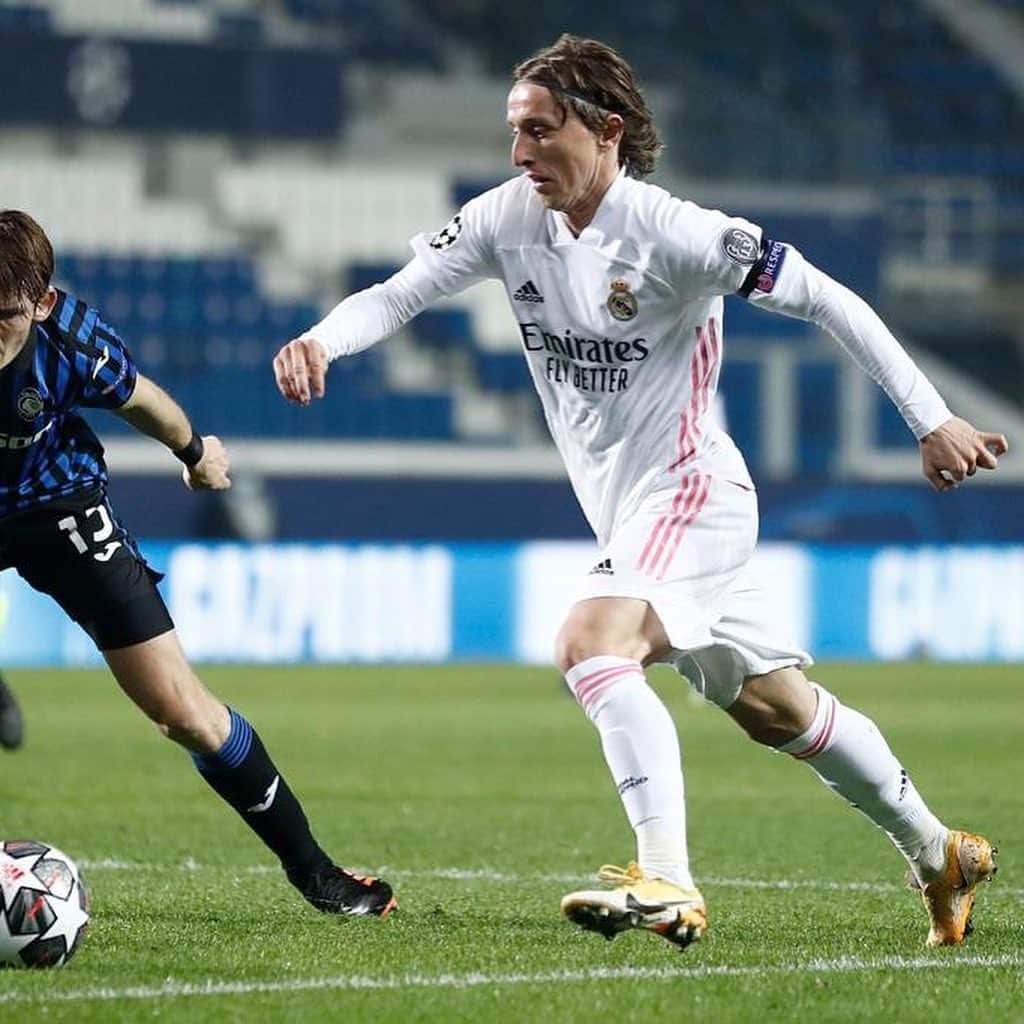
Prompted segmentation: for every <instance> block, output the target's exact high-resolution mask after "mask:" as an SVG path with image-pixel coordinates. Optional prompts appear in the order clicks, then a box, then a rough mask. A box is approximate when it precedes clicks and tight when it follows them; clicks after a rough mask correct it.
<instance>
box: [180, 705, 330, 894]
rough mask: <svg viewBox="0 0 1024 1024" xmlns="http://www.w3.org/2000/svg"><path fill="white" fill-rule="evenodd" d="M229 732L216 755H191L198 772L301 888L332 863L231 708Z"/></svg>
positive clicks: (280, 778) (248, 729) (259, 744)
mask: <svg viewBox="0 0 1024 1024" xmlns="http://www.w3.org/2000/svg"><path fill="white" fill-rule="evenodd" d="M228 711H230V713H231V731H230V732H229V733H228V738H227V739H226V740H225V741H224V745H223V746H222V747H221V748H220V750H218V751H217V752H216V753H215V754H196V753H193V754H192V760H193V761H195V763H196V767H197V768H198V769H199V774H200V775H202V777H203V778H204V779H206V781H207V782H208V783H209V784H210V786H212V787H213V789H215V790H216V791H217V792H218V793H219V794H220V795H221V796H222V797H223V798H224V799H225V800H226V801H227V802H228V803H229V804H231V806H232V807H234V809H235V810H236V811H238V813H239V814H240V815H241V816H242V820H243V821H244V822H245V823H246V825H248V826H249V828H251V829H252V830H253V832H255V833H256V835H258V836H259V837H260V839H262V840H263V842H264V843H266V844H267V846H269V847H270V849H271V850H273V851H274V853H276V854H277V856H278V857H280V859H281V864H282V865H283V866H284V869H285V871H286V872H287V873H288V877H289V878H290V879H291V881H292V882H293V883H295V884H296V885H298V886H299V888H303V887H304V884H305V882H306V880H307V879H308V878H309V877H310V875H311V874H312V873H313V872H314V871H316V870H317V869H319V868H321V867H325V866H326V865H328V864H330V863H331V859H330V857H328V856H327V854H326V853H324V851H323V850H322V849H321V848H320V845H319V844H318V843H317V841H316V840H315V839H314V838H313V833H312V832H311V831H310V828H309V821H308V820H307V819H306V815H305V813H304V811H303V810H302V805H301V804H300V803H299V801H298V800H297V799H296V797H295V794H294V793H293V792H292V791H291V789H290V788H289V786H288V783H287V782H285V780H284V777H283V776H282V775H281V773H280V772H279V771H278V770H277V768H276V767H275V766H274V762H273V761H271V760H270V755H269V754H268V753H267V751H266V748H265V747H264V746H263V743H262V741H261V740H260V738H259V735H258V734H257V732H256V730H255V729H253V727H252V726H251V725H250V724H249V723H248V722H247V721H246V720H245V719H244V718H243V717H242V716H241V715H240V714H239V713H238V712H237V711H235V710H234V709H233V708H228Z"/></svg>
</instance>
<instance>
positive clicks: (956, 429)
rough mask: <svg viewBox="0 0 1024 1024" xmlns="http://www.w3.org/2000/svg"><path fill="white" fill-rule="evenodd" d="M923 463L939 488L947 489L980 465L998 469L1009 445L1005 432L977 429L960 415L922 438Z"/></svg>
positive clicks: (972, 472)
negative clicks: (996, 432) (1001, 457)
mask: <svg viewBox="0 0 1024 1024" xmlns="http://www.w3.org/2000/svg"><path fill="white" fill-rule="evenodd" d="M920 445H921V467H922V470H923V472H924V475H925V476H926V477H927V478H928V479H929V480H930V481H931V484H932V487H934V488H935V490H937V491H948V490H951V489H952V488H954V487H956V486H957V484H960V483H963V481H964V480H965V479H966V478H967V477H969V476H974V474H975V473H976V472H977V470H978V468H979V467H980V468H981V469H995V468H996V466H997V465H998V464H999V456H1000V455H1005V454H1006V452H1007V450H1008V449H1009V445H1008V444H1007V443H1006V437H1005V436H1004V435H1003V434H993V433H987V432H986V431H983V430H975V428H974V427H973V426H971V424H970V423H968V422H967V421H966V420H962V419H960V418H959V417H958V416H954V417H952V419H948V420H946V422H945V423H943V424H942V425H941V426H940V427H938V428H937V429H935V430H933V431H932V432H931V433H930V434H926V435H925V436H924V437H922V438H921V441H920Z"/></svg>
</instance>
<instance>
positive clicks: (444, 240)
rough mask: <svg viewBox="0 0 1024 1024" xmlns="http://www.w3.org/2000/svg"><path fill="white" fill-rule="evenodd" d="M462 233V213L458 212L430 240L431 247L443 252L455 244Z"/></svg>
mask: <svg viewBox="0 0 1024 1024" xmlns="http://www.w3.org/2000/svg"><path fill="white" fill-rule="evenodd" d="M461 234H462V214H461V213H457V214H455V216H454V217H452V219H451V220H450V221H448V223H447V224H445V226H444V227H443V228H441V230H440V231H438V233H437V234H436V235H434V237H433V238H432V239H431V240H430V248H431V249H437V251H438V252H443V251H444V250H445V249H448V248H451V246H453V245H454V244H455V240H456V239H457V238H458V237H459V235H461Z"/></svg>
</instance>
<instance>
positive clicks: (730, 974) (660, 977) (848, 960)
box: [0, 954, 1024, 1004]
mask: <svg viewBox="0 0 1024 1024" xmlns="http://www.w3.org/2000/svg"><path fill="white" fill-rule="evenodd" d="M1006 967H1009V968H1024V956H1015V955H1011V954H1005V955H1002V956H965V957H957V958H955V959H953V958H943V959H929V958H926V957H899V956H889V957H880V958H878V959H874V960H862V959H859V958H856V957H843V958H841V959H837V960H808V961H805V962H803V963H791V964H748V965H744V966H730V965H724V964H723V965H708V966H706V967H700V966H695V967H593V968H588V969H586V970H565V971H542V972H539V973H536V974H526V973H520V974H484V973H477V972H474V973H472V974H462V975H458V974H438V975H423V974H407V975H400V976H398V977H393V976H392V977H386V976H385V977H381V978H374V977H369V976H365V975H354V976H350V977H345V976H340V977H332V978H295V979H290V980H280V981H216V980H214V979H209V980H207V981H204V982H199V983H192V982H182V981H173V980H168V981H165V982H164V983H163V984H162V985H139V986H135V987H132V988H83V989H70V990H68V991H65V992H54V991H52V990H51V991H48V992H39V993H33V992H8V993H0V1004H14V1003H47V1004H49V1003H55V1002H110V1001H113V1000H127V999H178V998H182V997H189V996H231V995H251V994H258V993H274V992H316V991H324V990H334V991H357V992H366V991H400V990H403V989H416V988H450V989H469V988H481V987H487V986H490V987H500V986H506V985H552V984H565V983H571V982H582V981H622V980H629V981H678V980H682V979H686V980H689V981H701V980H707V979H711V978H723V977H724V978H757V977H769V976H772V975H791V974H848V973H854V972H860V971H919V970H939V971H948V970H964V969H966V968H985V969H992V968H1006Z"/></svg>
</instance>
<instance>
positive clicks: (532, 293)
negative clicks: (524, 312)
mask: <svg viewBox="0 0 1024 1024" xmlns="http://www.w3.org/2000/svg"><path fill="white" fill-rule="evenodd" d="M512 298H513V299H515V301H516V302H543V301H544V296H543V295H541V293H540V292H539V291H537V286H536V285H535V284H534V283H533V282H532V281H527V282H526V284H524V285H523V286H522V287H521V288H520V289H519V291H517V292H516V293H515V294H514V295H513V296H512Z"/></svg>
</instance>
